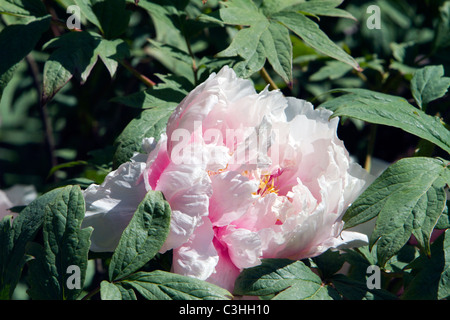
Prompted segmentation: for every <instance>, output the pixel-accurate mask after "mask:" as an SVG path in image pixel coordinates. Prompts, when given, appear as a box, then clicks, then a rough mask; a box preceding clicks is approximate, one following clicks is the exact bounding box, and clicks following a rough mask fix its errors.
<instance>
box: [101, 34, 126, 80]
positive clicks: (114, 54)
mask: <svg viewBox="0 0 450 320" xmlns="http://www.w3.org/2000/svg"><path fill="white" fill-rule="evenodd" d="M96 54H98V56H99V57H100V59H101V60H102V62H103V64H104V65H105V67H106V68H107V69H108V71H109V74H110V75H111V77H113V76H114V75H115V74H116V71H117V67H118V65H119V61H122V60H123V59H125V58H127V57H128V56H129V55H130V50H129V48H128V45H127V43H126V42H125V41H124V40H122V39H116V40H106V39H101V40H100V43H99V45H98V47H97V48H96Z"/></svg>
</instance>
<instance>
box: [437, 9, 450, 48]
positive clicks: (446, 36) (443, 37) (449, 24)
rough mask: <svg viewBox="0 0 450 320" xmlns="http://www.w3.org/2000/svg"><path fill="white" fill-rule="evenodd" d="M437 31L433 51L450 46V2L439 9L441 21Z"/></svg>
mask: <svg viewBox="0 0 450 320" xmlns="http://www.w3.org/2000/svg"><path fill="white" fill-rule="evenodd" d="M435 30H436V32H435V33H434V39H433V49H434V50H438V49H440V48H446V47H448V46H449V44H450V1H445V2H444V3H443V4H442V6H441V7H440V8H439V19H438V23H437V26H436V28H435Z"/></svg>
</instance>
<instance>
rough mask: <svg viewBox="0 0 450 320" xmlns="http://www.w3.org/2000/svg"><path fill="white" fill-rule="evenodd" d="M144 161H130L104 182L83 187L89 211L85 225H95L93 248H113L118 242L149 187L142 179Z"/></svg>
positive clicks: (98, 249)
mask: <svg viewBox="0 0 450 320" xmlns="http://www.w3.org/2000/svg"><path fill="white" fill-rule="evenodd" d="M145 167H146V164H145V162H127V163H124V164H122V165H121V166H120V167H119V168H118V169H117V170H115V171H113V172H111V173H110V174H108V175H107V176H106V178H105V181H104V182H103V183H102V184H101V185H94V184H93V185H90V186H89V187H88V188H87V189H86V190H85V191H84V198H85V202H86V213H85V218H84V220H83V223H82V228H85V227H88V226H91V227H93V228H94V230H93V232H92V236H91V250H92V251H94V252H112V251H114V249H115V248H116V247H117V244H118V243H119V239H120V236H121V235H122V232H123V230H124V229H125V228H126V226H127V225H128V223H129V222H130V220H131V218H132V217H133V214H134V212H135V211H136V209H137V207H138V205H139V203H140V202H141V201H142V199H144V197H145V194H146V193H147V189H146V187H145V184H144V183H143V181H142V180H141V179H140V177H141V174H142V172H143V171H144V169H145Z"/></svg>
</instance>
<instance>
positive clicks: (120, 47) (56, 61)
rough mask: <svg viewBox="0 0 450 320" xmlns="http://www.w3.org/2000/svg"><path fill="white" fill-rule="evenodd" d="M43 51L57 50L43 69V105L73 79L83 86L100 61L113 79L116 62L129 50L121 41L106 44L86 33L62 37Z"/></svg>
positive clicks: (50, 43) (68, 34) (72, 33)
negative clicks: (99, 60)
mask: <svg viewBox="0 0 450 320" xmlns="http://www.w3.org/2000/svg"><path fill="white" fill-rule="evenodd" d="M46 48H47V49H52V48H56V50H54V51H53V52H52V54H51V55H50V57H49V58H48V60H47V61H46V62H45V65H44V85H43V101H44V102H46V101H48V100H49V99H51V98H53V96H54V95H55V94H56V93H57V92H58V91H59V90H60V89H61V88H62V87H63V86H65V85H66V84H67V82H69V80H70V79H72V77H75V78H76V79H77V80H78V81H80V82H81V83H84V82H85V81H86V80H87V78H88V77H89V75H90V73H91V71H92V69H93V67H94V65H95V64H96V63H97V60H98V58H99V57H100V59H101V60H102V61H103V63H104V64H105V66H106V68H107V69H108V71H109V73H110V75H111V76H113V75H114V74H115V72H116V70H117V65H118V63H117V61H120V60H122V59H123V58H124V57H126V56H127V55H128V46H127V44H126V43H125V42H124V41H123V40H120V39H117V40H105V39H103V38H101V37H100V36H99V35H97V34H95V33H89V32H85V31H82V32H69V33H65V34H63V35H62V36H60V37H58V38H56V39H53V40H51V41H50V42H48V43H47V44H46Z"/></svg>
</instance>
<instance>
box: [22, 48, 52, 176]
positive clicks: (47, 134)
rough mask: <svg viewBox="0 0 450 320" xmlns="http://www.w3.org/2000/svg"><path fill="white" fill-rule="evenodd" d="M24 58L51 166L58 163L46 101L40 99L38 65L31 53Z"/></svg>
mask: <svg viewBox="0 0 450 320" xmlns="http://www.w3.org/2000/svg"><path fill="white" fill-rule="evenodd" d="M25 60H26V62H27V64H28V67H29V68H30V70H31V76H32V78H33V83H34V86H35V88H36V90H37V92H38V97H39V99H38V100H39V102H38V104H39V106H38V109H39V115H40V117H41V121H42V126H43V128H44V138H45V144H46V146H47V151H48V154H49V157H50V166H51V167H52V168H53V167H55V166H56V165H57V164H58V161H57V159H56V155H55V140H54V136H53V127H52V123H51V121H50V117H49V114H48V109H47V103H46V102H44V101H42V99H41V94H42V90H41V85H40V83H41V81H40V76H39V67H38V65H37V63H36V61H35V60H34V58H33V57H32V56H31V54H28V55H27V56H26V57H25Z"/></svg>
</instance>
